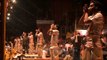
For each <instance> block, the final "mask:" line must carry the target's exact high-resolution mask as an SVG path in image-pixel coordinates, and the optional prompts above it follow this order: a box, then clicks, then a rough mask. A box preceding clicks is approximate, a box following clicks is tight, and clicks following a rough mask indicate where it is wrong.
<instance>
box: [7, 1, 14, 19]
mask: <svg viewBox="0 0 107 60" xmlns="http://www.w3.org/2000/svg"><path fill="white" fill-rule="evenodd" d="M15 4H16V0H7V3H6V7H7V16H6V19H7V20H9V19H10V16H11V10H12V9H13V7H14V5H15Z"/></svg>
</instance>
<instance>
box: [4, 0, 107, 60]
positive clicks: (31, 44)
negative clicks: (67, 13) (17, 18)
mask: <svg viewBox="0 0 107 60" xmlns="http://www.w3.org/2000/svg"><path fill="white" fill-rule="evenodd" d="M99 5H100V3H99V2H96V1H91V2H90V5H89V7H87V4H86V5H85V6H84V8H83V16H82V17H81V19H82V20H81V21H79V23H81V22H84V25H88V29H87V35H84V36H81V35H80V33H79V32H78V31H74V33H73V36H71V37H70V38H69V39H68V40H66V42H65V43H59V35H60V33H59V30H58V29H57V25H56V24H54V23H53V24H51V25H50V28H49V30H48V32H47V33H48V35H50V36H51V39H50V42H48V43H46V42H45V39H44V36H43V33H42V31H41V29H40V28H38V29H36V30H35V32H36V33H35V34H33V32H30V33H28V34H27V33H26V32H23V33H22V35H21V36H18V37H16V38H15V39H14V42H9V43H7V44H6V51H5V52H6V54H7V53H8V54H10V55H11V57H9V55H7V56H8V57H7V58H6V59H12V58H13V57H14V56H15V55H16V54H38V58H46V57H50V58H51V60H56V59H59V58H60V57H61V58H63V59H64V60H98V59H99V60H103V50H105V51H107V35H106V34H103V35H102V34H101V32H102V30H103V24H104V18H103V15H102V13H101V11H100V9H99V8H100V6H99ZM34 36H35V37H36V42H35V40H34Z"/></svg>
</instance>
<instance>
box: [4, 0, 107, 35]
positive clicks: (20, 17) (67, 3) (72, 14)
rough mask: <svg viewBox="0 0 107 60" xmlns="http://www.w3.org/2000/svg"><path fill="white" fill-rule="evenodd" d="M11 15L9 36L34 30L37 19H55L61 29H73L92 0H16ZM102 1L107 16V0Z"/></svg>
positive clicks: (8, 27)
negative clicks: (85, 5) (86, 5)
mask: <svg viewBox="0 0 107 60" xmlns="http://www.w3.org/2000/svg"><path fill="white" fill-rule="evenodd" d="M16 1H17V3H16V4H14V5H13V9H12V10H8V11H7V12H10V14H11V16H10V19H9V20H7V22H6V23H7V26H6V28H7V31H6V33H7V37H11V36H17V35H21V34H22V32H23V31H26V32H30V31H34V30H35V28H36V27H37V24H36V20H54V21H55V23H56V24H58V29H59V30H61V31H62V30H66V31H70V32H71V31H73V30H74V22H75V20H77V21H78V20H79V18H80V17H81V15H82V8H83V5H84V4H85V3H86V4H89V2H90V0H16ZM99 1H100V2H101V3H102V6H103V7H102V12H103V14H104V15H105V16H107V8H106V6H107V4H106V2H107V0H99Z"/></svg>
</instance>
